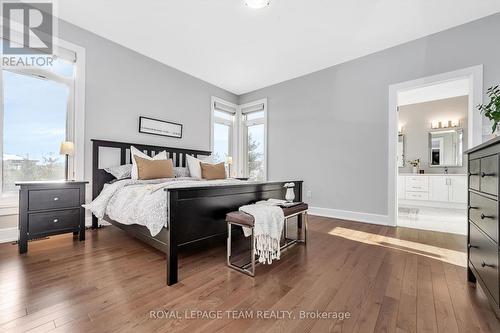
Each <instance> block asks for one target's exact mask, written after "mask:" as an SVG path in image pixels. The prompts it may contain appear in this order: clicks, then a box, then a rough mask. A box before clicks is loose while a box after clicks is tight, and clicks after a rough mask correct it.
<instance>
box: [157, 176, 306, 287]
mask: <svg viewBox="0 0 500 333" xmlns="http://www.w3.org/2000/svg"><path fill="white" fill-rule="evenodd" d="M293 182H294V183H295V188H294V190H295V201H302V181H293ZM285 183H286V182H266V183H247V182H245V183H242V184H237V185H221V186H211V187H196V188H183V189H166V190H165V191H167V198H168V199H167V200H169V206H170V209H169V215H168V224H167V226H166V229H167V238H168V239H167V252H166V254H167V284H168V285H172V284H174V283H176V282H177V281H178V268H177V266H178V263H177V251H178V249H179V248H180V247H182V246H185V245H188V244H192V243H194V242H201V241H204V240H207V239H209V238H214V237H217V236H221V235H225V234H226V233H227V225H226V222H225V217H226V214H227V213H228V212H231V211H234V210H238V208H239V207H240V206H243V205H247V204H250V203H254V202H256V201H259V200H266V199H270V198H274V199H284V197H285V192H286V189H285V188H284V187H283V185H284V184H285ZM221 260H223V259H221Z"/></svg>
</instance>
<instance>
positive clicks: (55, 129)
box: [2, 61, 73, 162]
mask: <svg viewBox="0 0 500 333" xmlns="http://www.w3.org/2000/svg"><path fill="white" fill-rule="evenodd" d="M53 70H54V71H56V72H59V73H60V74H64V75H66V76H69V75H71V73H72V70H73V69H72V65H70V64H69V63H65V62H63V61H57V64H56V66H55V67H54V68H53ZM2 75H3V77H2V79H3V82H2V83H3V96H4V101H3V102H4V125H3V137H4V139H3V142H4V147H3V153H4V154H12V155H19V156H23V157H26V156H27V155H29V158H30V159H35V160H39V161H42V157H44V156H45V157H47V156H49V154H50V153H52V154H53V157H56V158H60V161H61V162H63V161H64V158H63V157H62V156H60V155H59V145H60V143H61V142H62V141H65V139H66V112H67V100H68V93H69V89H68V87H67V86H66V85H64V84H62V83H58V82H55V81H50V80H44V79H40V78H36V77H33V76H28V75H22V74H17V73H13V72H9V71H6V70H3V71H2Z"/></svg>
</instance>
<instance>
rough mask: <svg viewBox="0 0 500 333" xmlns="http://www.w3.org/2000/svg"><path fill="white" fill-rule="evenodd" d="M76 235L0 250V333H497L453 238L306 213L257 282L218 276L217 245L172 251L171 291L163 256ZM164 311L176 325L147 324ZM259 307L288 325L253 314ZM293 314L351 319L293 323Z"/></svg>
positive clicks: (116, 235) (115, 234)
mask: <svg viewBox="0 0 500 333" xmlns="http://www.w3.org/2000/svg"><path fill="white" fill-rule="evenodd" d="M86 236H87V240H86V241H85V242H78V241H73V239H72V238H71V235H60V236H55V237H51V238H50V239H48V240H41V241H36V242H32V243H30V248H29V252H28V253H27V254H26V255H22V256H21V255H18V253H17V246H15V245H11V244H0V331H1V332H3V331H5V332H10V331H15V332H20V331H33V332H34V331H37V332H45V331H55V332H57V331H60V332H80V331H82V332H104V331H106V332H108V331H109V332H113V331H114V332H131V331H134V332H152V331H158V332H172V331H183V332H190V333H191V332H214V331H225V332H242V331H248V332H261V331H272V332H340V331H342V332H372V331H377V332H381V331H384V332H500V324H499V321H498V320H497V318H496V317H495V315H494V314H493V312H492V311H491V309H490V308H489V305H488V303H487V300H486V298H485V296H484V295H483V293H482V291H481V290H480V289H479V288H476V287H474V286H472V285H469V284H468V283H467V282H466V269H465V267H464V266H465V245H466V243H465V237H463V236H459V235H452V234H444V233H438V232H430V231H422V230H415V229H405V228H391V227H383V226H377V225H369V224H363V223H355V222H347V221H339V220H333V219H327V218H320V217H311V218H310V233H309V243H308V245H307V247H304V246H301V245H298V246H295V247H292V248H290V249H289V250H287V251H286V252H285V253H284V254H283V255H282V259H281V260H280V261H278V262H275V263H273V265H271V266H258V267H257V277H256V278H254V279H252V278H250V277H248V276H245V275H243V274H240V273H237V272H235V271H233V270H230V269H228V268H227V267H226V266H225V244H221V245H216V246H213V247H210V248H209V249H207V250H204V251H201V252H188V253H184V254H182V255H181V258H180V271H179V274H180V280H179V281H180V282H179V283H178V284H176V285H174V286H172V287H167V286H166V285H165V259H164V255H163V254H161V253H159V252H157V251H155V250H154V249H152V248H150V247H148V246H146V245H144V244H143V243H141V242H139V241H137V240H135V239H133V238H130V237H128V236H127V235H126V234H125V233H124V232H122V231H120V230H118V229H117V228H115V227H106V228H102V229H100V230H98V231H91V230H88V231H87V235H86ZM163 310H164V311H170V312H168V313H169V314H170V315H171V316H172V315H175V316H177V317H178V318H169V319H165V318H163V319H155V318H154V317H155V316H156V317H159V316H161V313H162V312H161V311H163ZM185 310H188V311H191V310H195V311H207V312H200V313H199V314H198V316H200V315H213V316H217V315H219V314H220V316H221V317H222V318H221V319H216V320H210V319H203V318H198V319H190V318H186V314H189V316H190V317H196V313H191V312H187V313H186V312H184V311H185ZM229 310H241V311H244V310H249V311H248V312H246V315H247V316H250V315H253V316H254V318H253V319H251V318H243V317H241V318H239V319H232V317H233V318H234V317H235V316H236V315H238V314H239V315H240V316H243V314H244V313H242V312H238V313H231V314H229V313H227V312H225V311H229ZM251 310H253V311H254V312H251ZM265 310H279V311H291V315H292V316H295V317H296V318H295V319H293V318H292V319H287V318H280V319H276V318H270V319H261V318H260V317H259V318H257V316H258V313H257V312H258V311H265ZM301 310H303V311H316V310H317V311H320V312H324V313H326V314H330V315H334V314H335V313H334V312H335V311H336V312H337V314H338V312H349V314H350V318H349V319H344V320H339V319H334V318H333V319H332V318H331V319H312V318H306V319H301V320H299V319H298V317H299V315H300V311H301ZM151 311H153V315H152V313H151ZM208 311H212V312H208ZM215 311H221V312H215ZM164 313H165V312H163V314H164ZM266 313H267V314H269V315H272V314H284V315H285V317H286V313H281V312H280V313H278V312H260V314H261V316H262V315H264V314H266ZM308 314H309V315H314V314H315V312H310V313H308ZM316 315H317V314H316ZM152 316H153V317H152Z"/></svg>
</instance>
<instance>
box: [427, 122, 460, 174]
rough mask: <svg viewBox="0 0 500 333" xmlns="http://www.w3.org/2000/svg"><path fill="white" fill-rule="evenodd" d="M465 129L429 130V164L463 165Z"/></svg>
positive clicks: (442, 165)
mask: <svg viewBox="0 0 500 333" xmlns="http://www.w3.org/2000/svg"><path fill="white" fill-rule="evenodd" d="M462 139H463V129H462V128H453V129H452V128H446V129H439V130H432V131H430V132H429V166H430V167H441V168H442V167H461V166H462V156H463V145H462Z"/></svg>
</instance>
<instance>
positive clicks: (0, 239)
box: [0, 228, 19, 243]
mask: <svg viewBox="0 0 500 333" xmlns="http://www.w3.org/2000/svg"><path fill="white" fill-rule="evenodd" d="M18 239H19V229H17V228H4V229H0V243H8V242H14V241H17V240H18Z"/></svg>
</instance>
